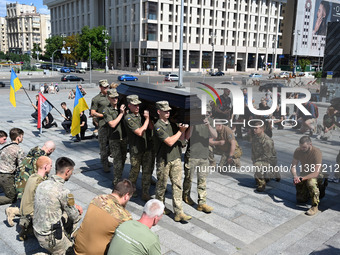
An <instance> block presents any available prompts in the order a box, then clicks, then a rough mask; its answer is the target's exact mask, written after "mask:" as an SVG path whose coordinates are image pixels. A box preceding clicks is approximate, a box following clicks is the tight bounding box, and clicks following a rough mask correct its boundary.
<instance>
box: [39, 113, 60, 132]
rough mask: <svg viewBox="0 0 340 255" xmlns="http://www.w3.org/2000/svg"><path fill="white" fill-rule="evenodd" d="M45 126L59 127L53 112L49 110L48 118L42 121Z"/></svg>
mask: <svg viewBox="0 0 340 255" xmlns="http://www.w3.org/2000/svg"><path fill="white" fill-rule="evenodd" d="M42 126H43V128H50V127H52V126H55V127H58V125H57V123H56V122H55V121H54V118H53V116H52V114H51V113H50V112H49V113H48V115H47V116H46V118H45V119H44V120H43V122H42Z"/></svg>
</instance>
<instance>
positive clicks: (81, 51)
mask: <svg viewBox="0 0 340 255" xmlns="http://www.w3.org/2000/svg"><path fill="white" fill-rule="evenodd" d="M103 30H105V27H104V26H99V27H95V28H92V29H90V28H89V27H88V26H85V27H83V29H82V30H81V34H80V36H79V48H78V52H77V54H78V56H79V57H80V58H82V59H83V60H88V59H89V43H91V58H92V61H95V62H97V63H99V64H103V63H105V39H107V40H108V43H107V47H109V46H110V44H111V40H110V37H109V36H108V35H107V34H105V33H103Z"/></svg>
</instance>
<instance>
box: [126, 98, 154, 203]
mask: <svg viewBox="0 0 340 255" xmlns="http://www.w3.org/2000/svg"><path fill="white" fill-rule="evenodd" d="M126 99H127V102H128V107H129V110H130V112H129V113H128V114H126V116H125V117H124V120H125V125H126V129H127V135H128V140H129V149H130V162H131V170H130V175H129V179H130V181H131V182H132V183H133V184H134V185H136V182H137V178H138V174H139V169H140V166H142V199H143V200H145V201H148V200H149V199H151V197H150V195H149V189H150V181H151V174H152V170H153V165H152V166H151V164H152V162H153V161H152V148H151V146H150V144H148V141H149V139H148V137H147V136H148V135H150V134H151V133H150V132H147V129H150V128H152V127H151V126H150V116H149V111H147V110H144V114H143V115H144V118H145V121H144V123H142V118H141V116H140V113H139V105H140V104H141V103H142V102H141V101H140V100H139V99H138V96H137V95H130V96H127V97H126ZM133 196H134V197H136V196H137V192H135V193H134V195H133Z"/></svg>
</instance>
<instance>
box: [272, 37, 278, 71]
mask: <svg viewBox="0 0 340 255" xmlns="http://www.w3.org/2000/svg"><path fill="white" fill-rule="evenodd" d="M273 43H274V61H272V62H273V63H272V68H273V65H274V71H275V70H276V62H277V55H276V49H277V39H276V38H274V39H273Z"/></svg>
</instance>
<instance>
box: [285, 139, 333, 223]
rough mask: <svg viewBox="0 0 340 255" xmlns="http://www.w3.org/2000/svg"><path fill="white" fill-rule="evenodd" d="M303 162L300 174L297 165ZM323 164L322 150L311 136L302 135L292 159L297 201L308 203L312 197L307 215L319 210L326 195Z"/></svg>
mask: <svg viewBox="0 0 340 255" xmlns="http://www.w3.org/2000/svg"><path fill="white" fill-rule="evenodd" d="M299 162H300V163H301V167H300V175H299V174H298V173H297V171H296V166H297V164H298V163H299ZM321 164H322V152H321V151H320V149H318V148H316V147H314V146H313V145H312V141H311V139H310V137H309V136H302V137H301V138H300V141H299V147H298V148H297V149H296V150H295V152H294V155H293V161H292V168H291V171H292V174H293V177H294V185H295V188H296V201H297V202H298V203H306V202H307V201H308V200H309V198H311V199H312V207H311V208H310V209H309V210H308V211H307V212H306V214H307V215H309V216H312V215H315V214H316V213H317V212H318V211H319V210H318V205H319V202H320V200H319V199H320V198H322V197H323V196H324V195H325V189H326V186H327V181H325V183H324V182H323V174H322V173H321V172H320V168H321Z"/></svg>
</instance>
